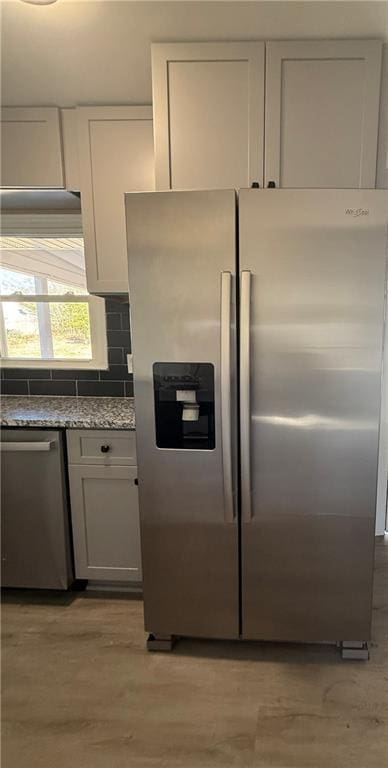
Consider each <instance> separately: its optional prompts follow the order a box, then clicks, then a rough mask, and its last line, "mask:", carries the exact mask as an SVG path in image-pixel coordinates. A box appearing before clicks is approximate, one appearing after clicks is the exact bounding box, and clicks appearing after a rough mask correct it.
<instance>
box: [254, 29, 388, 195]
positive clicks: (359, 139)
mask: <svg viewBox="0 0 388 768" xmlns="http://www.w3.org/2000/svg"><path fill="white" fill-rule="evenodd" d="M381 51H382V45H381V43H380V42H378V41H375V40H336V41H323V40H321V41H320V40H314V41H311V42H308V41H301V42H297V41H293V42H273V43H271V42H270V43H267V47H266V120H265V183H266V185H267V184H268V182H269V181H274V182H275V183H276V186H280V187H337V188H345V187H353V188H356V187H374V186H375V182H376V153H377V132H378V116H379V98H380V71H381Z"/></svg>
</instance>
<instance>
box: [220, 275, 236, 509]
mask: <svg viewBox="0 0 388 768" xmlns="http://www.w3.org/2000/svg"><path fill="white" fill-rule="evenodd" d="M231 299H232V275H231V273H230V272H221V442H222V474H223V483H224V519H225V522H226V523H233V521H234V504H233V470H232V422H231V403H232V401H231V375H232V371H231V355H230V344H231Z"/></svg>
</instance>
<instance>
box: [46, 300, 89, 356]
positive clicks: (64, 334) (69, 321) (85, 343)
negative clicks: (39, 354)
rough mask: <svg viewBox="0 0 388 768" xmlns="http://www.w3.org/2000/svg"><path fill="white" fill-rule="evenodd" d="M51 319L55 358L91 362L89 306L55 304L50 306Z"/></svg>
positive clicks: (83, 304) (80, 303)
mask: <svg viewBox="0 0 388 768" xmlns="http://www.w3.org/2000/svg"><path fill="white" fill-rule="evenodd" d="M50 317H51V330H52V339H53V351H54V357H56V358H58V357H63V358H69V359H78V360H80V359H84V360H85V359H86V360H90V359H91V357H92V349H91V343H90V318H89V305H88V304H87V303H86V302H85V303H84V302H81V301H78V302H76V303H74V304H71V303H70V302H66V303H64V302H55V303H53V304H50Z"/></svg>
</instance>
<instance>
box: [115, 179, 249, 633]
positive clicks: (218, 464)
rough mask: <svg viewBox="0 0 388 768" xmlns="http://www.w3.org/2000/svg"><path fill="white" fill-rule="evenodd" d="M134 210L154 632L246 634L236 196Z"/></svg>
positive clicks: (133, 278) (145, 540) (193, 197)
mask: <svg viewBox="0 0 388 768" xmlns="http://www.w3.org/2000/svg"><path fill="white" fill-rule="evenodd" d="M126 212H127V233H128V254H129V286H130V289H129V290H130V305H131V326H132V344H133V359H134V380H135V400H136V439H137V451H138V465H139V496H140V518H141V541H142V561H143V574H144V605H145V627H146V630H148V631H149V632H152V633H154V634H156V635H169V634H172V635H174V634H176V635H196V636H211V637H220V638H222V637H227V638H233V637H237V636H238V632H239V603H238V531H237V501H236V485H237V482H236V481H237V477H236V475H237V456H236V453H237V451H236V445H237V419H236V319H235V307H236V305H235V298H234V296H235V288H236V286H235V281H236V274H235V262H236V199H235V192H234V190H227V191H221V192H216V191H214V192H213V191H209V192H183V193H182V192H181V193H179V192H157V193H141V194H130V195H127V196H126Z"/></svg>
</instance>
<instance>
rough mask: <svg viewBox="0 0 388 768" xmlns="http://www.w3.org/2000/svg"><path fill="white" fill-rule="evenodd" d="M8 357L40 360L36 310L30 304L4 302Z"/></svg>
mask: <svg viewBox="0 0 388 768" xmlns="http://www.w3.org/2000/svg"><path fill="white" fill-rule="evenodd" d="M2 306H3V316H4V326H5V335H6V342H7V348H8V357H17V358H21V359H23V358H33V359H35V358H36V359H38V360H39V359H41V350H40V337H39V324H38V308H37V305H36V304H34V303H32V302H27V301H23V302H22V301H21V302H13V301H12V302H9V303H8V302H4V303H3V305H2Z"/></svg>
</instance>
